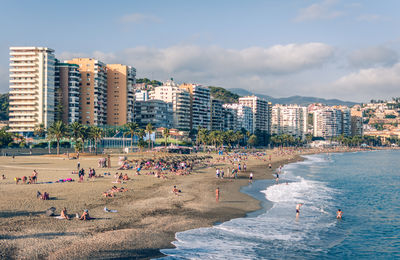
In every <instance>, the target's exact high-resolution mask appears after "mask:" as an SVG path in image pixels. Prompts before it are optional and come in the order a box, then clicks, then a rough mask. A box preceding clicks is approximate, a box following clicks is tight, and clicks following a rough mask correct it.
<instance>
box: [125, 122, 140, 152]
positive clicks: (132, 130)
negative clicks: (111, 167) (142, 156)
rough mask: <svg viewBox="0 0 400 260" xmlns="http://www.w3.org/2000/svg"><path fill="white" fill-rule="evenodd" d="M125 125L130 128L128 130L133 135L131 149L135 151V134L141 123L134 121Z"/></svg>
mask: <svg viewBox="0 0 400 260" xmlns="http://www.w3.org/2000/svg"><path fill="white" fill-rule="evenodd" d="M125 127H126V128H127V129H128V132H129V133H130V135H131V150H132V152H133V136H134V135H135V134H136V132H137V129H138V128H139V125H138V124H137V123H134V122H129V123H127V124H125Z"/></svg>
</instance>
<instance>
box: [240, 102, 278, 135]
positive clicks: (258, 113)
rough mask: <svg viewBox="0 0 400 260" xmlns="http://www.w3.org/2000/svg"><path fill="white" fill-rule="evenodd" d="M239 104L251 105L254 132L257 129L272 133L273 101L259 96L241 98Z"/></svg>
mask: <svg viewBox="0 0 400 260" xmlns="http://www.w3.org/2000/svg"><path fill="white" fill-rule="evenodd" d="M239 104H241V105H244V106H247V107H250V108H251V109H252V111H253V132H255V131H256V130H258V131H261V132H264V133H266V134H268V135H270V134H271V110H272V104H271V102H268V101H266V100H265V99H262V98H259V97H257V96H247V97H241V98H239Z"/></svg>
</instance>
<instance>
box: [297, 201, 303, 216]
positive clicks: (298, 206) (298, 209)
mask: <svg viewBox="0 0 400 260" xmlns="http://www.w3.org/2000/svg"><path fill="white" fill-rule="evenodd" d="M301 206H303V203H299V204H297V205H296V218H298V217H299V215H300V207H301Z"/></svg>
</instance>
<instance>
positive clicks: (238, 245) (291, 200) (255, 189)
mask: <svg viewBox="0 0 400 260" xmlns="http://www.w3.org/2000/svg"><path fill="white" fill-rule="evenodd" d="M399 159H400V151H378V152H358V153H343V154H331V155H326V154H325V155H313V156H307V157H306V160H305V161H303V162H299V163H294V164H290V165H287V166H285V167H284V169H283V171H284V173H283V174H281V175H280V178H281V183H280V184H274V183H273V181H267V180H263V181H257V182H255V183H254V184H253V185H250V186H249V187H245V188H244V189H243V192H245V193H248V194H251V195H252V196H254V197H256V198H257V199H259V200H260V201H261V202H262V205H263V207H264V209H263V210H260V211H258V212H255V213H251V214H249V215H248V216H247V217H246V218H238V219H233V220H231V221H228V222H225V223H222V224H219V225H216V226H214V227H211V228H200V229H194V230H189V231H185V232H181V233H177V234H176V241H175V242H174V243H173V244H174V245H175V246H176V249H164V250H161V252H162V253H164V254H166V255H167V257H166V258H167V259H400V192H399V190H400V160H399ZM286 182H287V184H286ZM297 203H304V205H303V206H302V208H301V212H300V217H299V218H298V219H296V217H295V214H296V212H295V207H296V204H297ZM338 208H340V209H342V211H343V219H342V220H337V219H336V211H337V209H338Z"/></svg>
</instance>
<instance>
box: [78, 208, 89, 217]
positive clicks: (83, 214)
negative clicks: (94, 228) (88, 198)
mask: <svg viewBox="0 0 400 260" xmlns="http://www.w3.org/2000/svg"><path fill="white" fill-rule="evenodd" d="M79 219H80V220H89V219H90V216H89V211H88V210H87V209H85V210H84V211H83V213H82V216H81V217H80V218H79Z"/></svg>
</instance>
